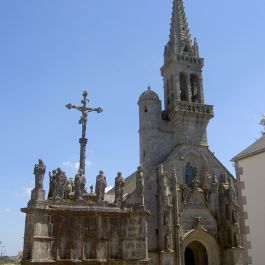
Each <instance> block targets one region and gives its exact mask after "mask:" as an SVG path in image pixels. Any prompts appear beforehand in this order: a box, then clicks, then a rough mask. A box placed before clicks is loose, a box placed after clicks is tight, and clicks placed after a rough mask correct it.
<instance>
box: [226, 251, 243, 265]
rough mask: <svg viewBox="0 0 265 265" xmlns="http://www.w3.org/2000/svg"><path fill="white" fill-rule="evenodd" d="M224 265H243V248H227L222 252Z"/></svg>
mask: <svg viewBox="0 0 265 265" xmlns="http://www.w3.org/2000/svg"><path fill="white" fill-rule="evenodd" d="M223 264H224V265H242V264H244V248H240V247H239V248H229V249H226V250H224V263H223Z"/></svg>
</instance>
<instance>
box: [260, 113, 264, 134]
mask: <svg viewBox="0 0 265 265" xmlns="http://www.w3.org/2000/svg"><path fill="white" fill-rule="evenodd" d="M260 125H262V126H263V127H264V130H263V132H262V134H263V135H264V134H265V114H264V115H263V118H262V119H261V121H260Z"/></svg>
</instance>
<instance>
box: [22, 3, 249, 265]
mask: <svg viewBox="0 0 265 265" xmlns="http://www.w3.org/2000/svg"><path fill="white" fill-rule="evenodd" d="M203 65H204V60H203V58H201V57H200V54H199V46H198V43H197V41H196V39H194V40H192V39H191V35H190V33H189V26H188V22H187V19H186V16H185V11H184V5H183V1H182V0H173V12H172V19H171V28H170V37H169V41H168V43H167V44H166V46H165V50H164V64H163V66H162V68H161V75H162V77H163V80H164V106H165V108H164V109H162V103H161V100H160V99H159V97H158V95H157V94H156V93H155V92H154V91H153V90H152V89H151V88H148V89H147V90H146V91H145V92H143V93H142V94H141V96H140V98H139V101H138V105H139V119H140V121H139V126H140V128H139V138H140V164H141V166H140V167H139V168H138V170H137V171H136V172H135V173H133V174H132V175H131V176H130V177H128V178H127V179H125V180H124V179H123V178H122V175H121V173H118V176H117V177H116V179H115V188H114V189H113V190H111V191H110V192H108V193H107V194H105V193H104V189H105V186H104V181H105V176H104V175H103V172H100V174H99V175H98V176H97V181H96V191H95V192H94V190H93V187H91V190H90V193H88V192H87V191H86V190H85V189H84V186H85V176H84V168H82V167H81V168H80V170H79V172H78V174H77V175H76V177H75V180H71V179H70V180H68V179H67V178H66V176H65V174H64V172H62V171H61V169H57V170H54V171H52V172H50V174H49V175H50V191H49V194H48V198H47V199H46V198H45V192H44V190H43V185H42V181H43V177H44V174H45V165H44V163H43V161H42V160H40V161H39V163H38V164H37V165H36V166H35V169H34V174H35V179H36V186H35V189H34V190H33V191H32V196H31V200H30V202H29V204H28V206H27V207H26V208H23V209H22V211H23V212H25V213H26V224H25V237H24V252H23V255H24V258H23V261H22V264H92V263H93V264H103V263H106V264H124V265H126V264H132V265H133V264H136V265H138V264H139V265H140V264H148V263H149V264H150V265H246V261H245V256H244V255H245V254H244V248H243V246H242V234H241V228H240V218H241V213H240V207H239V203H238V195H237V194H238V192H237V182H236V180H235V179H234V177H233V176H232V175H231V174H230V172H229V171H228V170H227V169H226V168H225V167H224V166H223V165H222V164H221V162H220V161H219V160H218V159H217V158H216V157H215V156H214V154H213V153H212V152H211V151H210V150H209V147H208V142H207V133H206V129H207V125H208V122H209V120H210V119H211V118H213V117H214V112H213V106H212V105H207V104H205V102H204V88H203V77H202V69H203ZM68 107H69V108H71V107H73V106H72V105H70V106H68ZM76 108H77V107H76ZM77 109H78V108H77ZM79 110H80V108H79ZM86 110H87V109H86ZM89 110H90V109H89ZM83 142H84V141H83ZM81 143H82V140H81V139H80V145H81ZM80 161H81V158H80Z"/></svg>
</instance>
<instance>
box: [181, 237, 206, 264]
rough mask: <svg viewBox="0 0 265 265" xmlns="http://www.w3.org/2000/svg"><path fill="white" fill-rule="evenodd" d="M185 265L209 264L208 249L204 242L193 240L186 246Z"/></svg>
mask: <svg viewBox="0 0 265 265" xmlns="http://www.w3.org/2000/svg"><path fill="white" fill-rule="evenodd" d="M185 265H208V255H207V250H206V248H205V247H204V245H203V244H202V243H200V242H198V241H193V242H191V243H190V244H189V245H188V246H187V247H186V249H185Z"/></svg>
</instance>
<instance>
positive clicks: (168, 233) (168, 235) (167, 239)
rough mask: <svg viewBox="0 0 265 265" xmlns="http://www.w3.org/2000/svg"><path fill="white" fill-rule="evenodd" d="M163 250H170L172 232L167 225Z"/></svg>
mask: <svg viewBox="0 0 265 265" xmlns="http://www.w3.org/2000/svg"><path fill="white" fill-rule="evenodd" d="M165 248H166V250H172V232H171V227H170V226H169V225H167V230H166V235H165Z"/></svg>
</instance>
